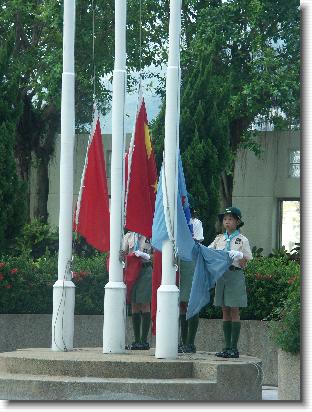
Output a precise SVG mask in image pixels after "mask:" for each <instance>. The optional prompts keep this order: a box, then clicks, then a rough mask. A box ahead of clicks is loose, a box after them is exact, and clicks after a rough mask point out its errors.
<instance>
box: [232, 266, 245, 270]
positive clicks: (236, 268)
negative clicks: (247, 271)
mask: <svg viewBox="0 0 312 412" xmlns="http://www.w3.org/2000/svg"><path fill="white" fill-rule="evenodd" d="M229 270H242V268H238V267H236V266H234V265H231V266H230V267H229Z"/></svg>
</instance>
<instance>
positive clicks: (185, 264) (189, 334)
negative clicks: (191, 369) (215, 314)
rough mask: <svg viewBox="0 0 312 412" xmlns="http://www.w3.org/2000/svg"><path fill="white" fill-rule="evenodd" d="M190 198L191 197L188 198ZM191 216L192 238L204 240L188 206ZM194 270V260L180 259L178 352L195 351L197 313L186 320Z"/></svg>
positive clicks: (198, 222)
mask: <svg viewBox="0 0 312 412" xmlns="http://www.w3.org/2000/svg"><path fill="white" fill-rule="evenodd" d="M190 199H191V198H190ZM190 211H191V215H192V218H191V219H190V223H191V224H192V225H193V239H194V240H195V241H198V242H202V241H203V240H204V233H203V224H202V222H201V221H200V220H199V219H198V217H197V212H196V210H195V209H194V208H193V207H192V206H191V207H190ZM194 271H195V262H194V261H183V260H181V261H180V331H181V333H180V344H179V347H178V352H179V353H183V352H184V353H196V346H195V344H194V342H195V337H196V333H197V329H198V323H199V315H198V314H197V315H195V316H193V317H192V318H190V319H188V320H186V312H187V304H188V301H189V297H190V293H191V288H192V281H193V276H194Z"/></svg>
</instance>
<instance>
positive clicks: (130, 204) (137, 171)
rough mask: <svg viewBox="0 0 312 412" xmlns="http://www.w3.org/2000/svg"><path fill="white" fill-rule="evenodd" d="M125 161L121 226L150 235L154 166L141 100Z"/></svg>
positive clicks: (155, 185)
mask: <svg viewBox="0 0 312 412" xmlns="http://www.w3.org/2000/svg"><path fill="white" fill-rule="evenodd" d="M128 161H130V162H131V163H130V171H129V176H128V179H129V183H128V191H127V194H126V220H125V227H126V228H127V229H128V230H131V231H133V232H137V233H140V234H142V235H144V236H146V237H147V238H151V237H152V224H153V216H154V208H155V200H156V191H157V169H156V162H155V155H154V150H153V147H152V142H151V136H150V133H149V129H148V123H147V114H146V108H145V103H144V99H142V103H141V105H140V106H139V111H138V114H137V118H136V124H135V132H134V144H133V149H132V153H131V154H130V157H129V159H128Z"/></svg>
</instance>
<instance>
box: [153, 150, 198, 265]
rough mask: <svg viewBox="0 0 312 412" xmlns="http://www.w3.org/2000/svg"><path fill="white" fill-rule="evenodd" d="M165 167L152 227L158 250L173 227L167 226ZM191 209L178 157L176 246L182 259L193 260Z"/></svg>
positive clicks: (170, 235) (154, 242) (168, 236)
mask: <svg viewBox="0 0 312 412" xmlns="http://www.w3.org/2000/svg"><path fill="white" fill-rule="evenodd" d="M163 186H164V169H163V166H162V168H161V172H160V177H159V182H158V190H157V195H156V203H155V213H154V219H153V228H152V242H151V243H152V246H153V247H154V248H155V249H157V250H160V251H161V250H162V242H163V241H164V240H168V239H172V238H173V233H171V231H172V229H171V228H170V227H169V228H168V227H167V226H168V225H170V223H169V221H170V219H169V217H168V215H167V214H166V213H167V212H166V210H165V206H166V199H164V188H163ZM190 218H191V214H190V210H189V202H188V197H187V191H186V185H185V178H184V173H183V167H182V161H181V158H180V154H179V158H178V195H177V233H176V248H177V254H178V256H179V257H180V259H182V260H188V261H190V260H192V249H193V246H194V244H195V242H194V240H193V234H192V230H193V228H192V225H191V224H190Z"/></svg>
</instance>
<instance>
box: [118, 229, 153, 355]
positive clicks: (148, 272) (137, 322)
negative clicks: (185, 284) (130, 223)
mask: <svg viewBox="0 0 312 412" xmlns="http://www.w3.org/2000/svg"><path fill="white" fill-rule="evenodd" d="M151 251H152V247H151V244H150V240H149V239H148V238H146V237H145V236H143V235H140V234H139V233H135V232H128V233H126V234H125V235H124V238H123V243H122V250H121V259H122V260H125V256H126V255H127V254H131V253H134V254H136V255H137V256H138V257H139V258H140V259H141V261H142V267H141V270H140V273H139V276H138V278H137V280H136V281H135V283H134V285H133V287H132V291H131V311H132V326H133V332H134V342H133V343H132V344H131V345H129V346H127V349H131V350H148V349H149V348H150V345H149V343H148V342H147V337H148V333H149V330H150V325H151V297H152V261H151Z"/></svg>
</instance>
